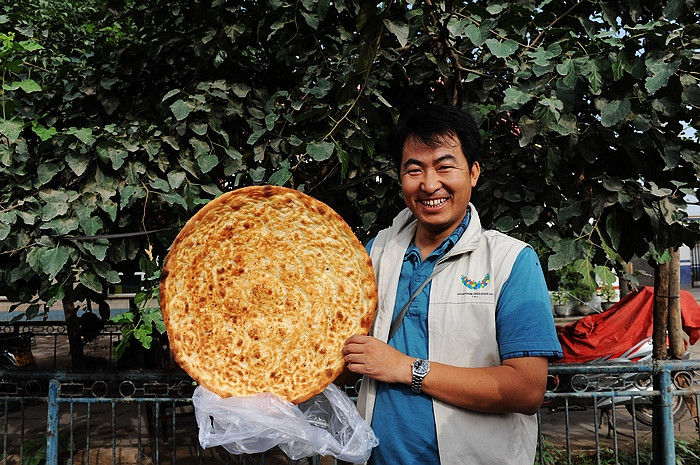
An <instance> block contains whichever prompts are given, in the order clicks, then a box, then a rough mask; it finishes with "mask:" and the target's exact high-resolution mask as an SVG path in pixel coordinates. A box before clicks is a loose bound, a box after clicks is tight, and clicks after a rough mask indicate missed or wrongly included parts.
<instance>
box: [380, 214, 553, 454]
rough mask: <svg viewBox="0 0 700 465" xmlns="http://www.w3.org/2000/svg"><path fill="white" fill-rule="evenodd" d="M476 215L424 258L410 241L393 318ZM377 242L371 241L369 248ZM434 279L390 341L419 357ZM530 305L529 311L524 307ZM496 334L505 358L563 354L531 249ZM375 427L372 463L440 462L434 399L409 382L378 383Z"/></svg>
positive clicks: (424, 352) (516, 273)
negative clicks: (413, 387) (412, 388)
mask: <svg viewBox="0 0 700 465" xmlns="http://www.w3.org/2000/svg"><path fill="white" fill-rule="evenodd" d="M470 218H471V216H470V214H469V212H467V215H466V217H465V218H464V220H463V221H462V223H461V224H460V225H459V226H458V227H457V228H456V229H455V231H453V232H452V234H451V235H450V236H449V237H447V238H446V239H445V240H444V241H443V242H442V244H441V245H440V246H439V247H438V248H437V249H435V250H434V251H433V252H432V253H431V254H430V256H428V257H426V258H425V260H421V254H420V251H419V250H418V248H417V247H416V246H415V245H414V244H411V245H410V246H409V247H408V249H407V250H406V253H405V255H404V260H403V265H402V267H401V274H400V277H399V285H398V290H397V293H396V303H395V306H394V317H396V315H397V314H398V313H399V312H400V311H401V309H402V308H403V306H404V305H405V304H406V302H407V301H408V299H409V298H410V296H411V295H413V292H415V290H416V289H417V288H418V286H420V285H421V283H422V282H423V281H424V280H425V279H426V278H427V277H428V276H430V274H431V273H432V271H433V268H434V266H435V263H437V261H438V260H439V259H440V258H441V257H442V256H443V255H445V253H447V252H448V251H449V250H450V249H451V248H452V247H453V246H454V245H455V244H456V243H457V241H458V240H459V239H460V237H462V234H463V233H464V231H465V230H466V229H467V225H468V224H469V220H470ZM371 246H372V242H370V243H369V244H368V245H367V249H368V250H370V249H371ZM429 300H430V283H428V284H427V285H426V286H425V288H424V289H423V290H422V291H421V293H420V294H418V295H417V296H416V298H415V299H413V301H412V302H411V304H410V306H409V308H408V310H407V312H406V315H405V316H404V320H403V323H402V324H401V326H400V327H399V329H398V331H397V332H396V334H395V335H394V336H393V337H392V338H391V340H390V341H389V344H390V345H391V346H392V347H395V348H396V349H398V350H399V351H401V352H403V353H405V354H408V355H411V356H412V357H417V358H429V357H428V305H429ZM525 307H527V311H526V312H525V311H522V310H523V309H524V308H525ZM496 332H497V334H496V337H497V340H498V346H499V351H500V353H501V358H502V359H508V358H514V357H523V356H542V357H552V358H559V357H561V356H562V352H561V346H560V345H559V341H558V340H557V337H556V332H555V328H554V320H553V318H552V310H551V303H550V299H549V293H548V291H547V285H546V283H545V280H544V275H543V274H542V268H541V267H540V263H539V259H538V258H537V254H536V253H535V251H534V250H532V248H530V247H526V248H524V249H523V250H522V252H520V254H519V255H518V257H517V259H516V261H515V264H514V265H513V270H512V271H511V275H510V277H509V278H508V280H507V281H506V283H505V284H504V286H503V288H502V290H501V294H500V296H499V299H498V302H497V307H496ZM374 412H375V413H374V416H373V420H372V429H373V430H374V433H375V435H376V436H377V438H378V439H379V446H377V447H376V448H375V449H374V450H373V451H372V456H371V457H370V460H369V463H370V464H373V465H388V464H396V463H401V464H402V465H410V464H415V465H418V464H421V465H426V464H439V463H440V458H439V454H438V448H437V434H436V432H435V418H434V416H433V404H432V399H431V398H430V397H429V396H426V395H424V394H418V395H417V394H415V393H413V392H412V391H411V387H410V386H407V385H404V384H386V383H378V390H377V398H376V403H375V407H374Z"/></svg>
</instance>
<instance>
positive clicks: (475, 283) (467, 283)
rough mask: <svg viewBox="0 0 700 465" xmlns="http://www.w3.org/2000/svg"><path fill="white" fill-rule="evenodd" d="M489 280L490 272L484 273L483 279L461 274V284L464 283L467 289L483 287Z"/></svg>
mask: <svg viewBox="0 0 700 465" xmlns="http://www.w3.org/2000/svg"><path fill="white" fill-rule="evenodd" d="M490 281H491V274H490V273H486V276H484V279H482V280H481V281H475V280H473V279H469V278H467V276H466V275H462V284H464V285H465V286H466V288H467V289H483V288H485V287H486V286H488V285H489V282H490Z"/></svg>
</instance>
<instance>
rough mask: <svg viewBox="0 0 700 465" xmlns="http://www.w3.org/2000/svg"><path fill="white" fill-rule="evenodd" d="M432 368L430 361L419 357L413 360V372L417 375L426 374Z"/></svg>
mask: <svg viewBox="0 0 700 465" xmlns="http://www.w3.org/2000/svg"><path fill="white" fill-rule="evenodd" d="M429 369H430V362H429V361H427V360H423V359H421V358H419V359H418V360H416V361H415V362H413V372H414V373H415V374H417V375H424V374H426V373H427V372H428V370H429Z"/></svg>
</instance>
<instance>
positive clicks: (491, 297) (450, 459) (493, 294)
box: [343, 105, 562, 465]
mask: <svg viewBox="0 0 700 465" xmlns="http://www.w3.org/2000/svg"><path fill="white" fill-rule="evenodd" d="M389 143H390V150H391V151H393V153H392V155H393V157H394V161H395V163H396V166H397V169H398V171H399V174H400V179H401V188H402V192H403V197H404V201H405V202H406V206H407V207H408V208H407V209H405V210H404V211H402V212H401V213H400V214H399V215H398V216H397V217H396V218H395V219H394V221H393V224H392V226H391V227H389V228H387V229H385V230H383V231H381V232H380V233H379V234H378V235H377V237H376V238H374V239H373V240H372V241H371V242H370V243H369V244H368V245H367V248H368V251H369V252H370V256H371V257H372V261H373V264H374V269H375V277H376V279H377V285H378V288H379V304H378V309H377V316H376V318H375V322H374V326H373V330H372V333H371V334H370V335H369V336H363V335H355V336H352V337H350V338H349V339H348V340H347V341H346V344H345V346H344V349H343V355H344V357H345V361H346V363H347V369H348V371H349V372H351V373H355V374H358V375H364V379H363V382H362V388H361V391H360V396H359V398H358V409H359V410H360V413H361V414H363V416H364V418H365V419H366V420H367V421H368V422H369V423H370V424H371V425H372V428H373V429H374V432H375V434H376V435H377V438H378V439H379V446H377V448H375V449H374V450H373V453H372V456H371V457H370V463H373V464H377V465H384V464H397V463H401V464H404V465H405V464H472V465H473V464H495V463H498V464H528V465H529V464H532V463H533V460H534V455H535V445H536V439H537V438H536V435H537V421H536V417H535V416H534V414H535V413H536V412H537V410H538V408H539V406H540V404H541V403H542V399H543V396H544V391H545V385H546V378H547V367H548V359H550V358H558V357H561V355H562V354H561V346H560V345H559V342H558V339H557V336H556V332H555V329H554V321H553V318H552V311H551V306H550V300H549V294H548V292H547V287H546V284H545V281H544V276H543V274H542V269H541V267H540V264H539V260H538V258H537V255H536V254H535V252H534V250H533V249H532V248H531V247H529V246H528V245H527V244H525V243H523V242H521V241H518V240H516V239H513V238H511V237H508V236H506V235H504V234H501V233H499V232H496V231H489V230H484V229H482V226H481V223H480V221H479V216H478V213H477V211H476V209H475V208H474V205H472V204H471V203H470V200H471V192H472V189H473V188H474V187H475V186H476V184H477V181H478V180H479V175H480V174H481V168H480V165H479V162H478V157H479V154H480V152H481V141H480V139H479V132H478V128H477V126H476V124H475V122H474V120H473V119H472V118H471V117H470V116H469V115H468V114H467V113H465V112H463V111H462V110H460V109H457V108H454V107H450V106H436V105H427V106H424V107H422V108H420V109H418V110H417V111H414V112H411V113H409V114H408V115H406V116H404V117H402V118H401V119H400V120H399V122H398V123H397V125H396V127H394V128H393V129H392V130H391V132H390V134H389Z"/></svg>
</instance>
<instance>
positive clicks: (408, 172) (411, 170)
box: [406, 168, 421, 174]
mask: <svg viewBox="0 0 700 465" xmlns="http://www.w3.org/2000/svg"><path fill="white" fill-rule="evenodd" d="M420 172H421V171H420V169H419V168H409V169H407V170H406V174H419V173H420Z"/></svg>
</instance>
